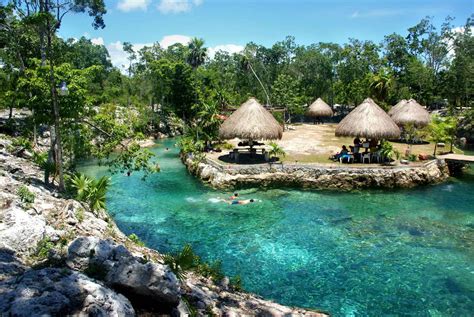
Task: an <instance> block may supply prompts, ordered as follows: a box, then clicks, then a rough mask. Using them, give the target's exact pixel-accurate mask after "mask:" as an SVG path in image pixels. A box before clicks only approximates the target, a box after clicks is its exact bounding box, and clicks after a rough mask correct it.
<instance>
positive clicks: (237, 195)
mask: <svg viewBox="0 0 474 317" xmlns="http://www.w3.org/2000/svg"><path fill="white" fill-rule="evenodd" d="M237 198H239V193H234V195H232V196H230V197H229V200H236V199H237Z"/></svg>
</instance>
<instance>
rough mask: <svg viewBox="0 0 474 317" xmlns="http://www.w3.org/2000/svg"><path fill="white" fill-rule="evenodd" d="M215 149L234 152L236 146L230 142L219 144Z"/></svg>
mask: <svg viewBox="0 0 474 317" xmlns="http://www.w3.org/2000/svg"><path fill="white" fill-rule="evenodd" d="M215 147H216V148H217V149H221V150H232V149H233V148H234V146H233V145H232V144H230V143H229V142H224V143H220V144H217V145H216V146H215Z"/></svg>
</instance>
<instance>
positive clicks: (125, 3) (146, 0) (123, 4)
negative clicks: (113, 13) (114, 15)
mask: <svg viewBox="0 0 474 317" xmlns="http://www.w3.org/2000/svg"><path fill="white" fill-rule="evenodd" d="M150 1H151V0H120V1H119V3H118V4H117V8H118V9H119V10H120V11H124V12H129V11H134V10H143V11H146V9H147V8H148V5H149V4H150Z"/></svg>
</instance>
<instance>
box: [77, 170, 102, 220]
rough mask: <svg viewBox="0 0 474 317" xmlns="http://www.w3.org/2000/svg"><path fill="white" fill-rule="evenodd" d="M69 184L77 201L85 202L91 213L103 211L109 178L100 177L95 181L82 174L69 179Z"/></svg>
mask: <svg viewBox="0 0 474 317" xmlns="http://www.w3.org/2000/svg"><path fill="white" fill-rule="evenodd" d="M70 182H71V187H72V189H73V190H74V191H75V196H76V199H77V200H79V201H83V202H86V203H87V204H88V205H89V207H90V208H91V210H93V211H97V210H101V209H105V196H106V194H107V189H108V187H109V185H110V178H109V177H107V176H102V177H101V178H99V179H98V180H95V179H93V178H90V177H88V176H86V175H84V174H77V175H74V176H73V177H71V179H70Z"/></svg>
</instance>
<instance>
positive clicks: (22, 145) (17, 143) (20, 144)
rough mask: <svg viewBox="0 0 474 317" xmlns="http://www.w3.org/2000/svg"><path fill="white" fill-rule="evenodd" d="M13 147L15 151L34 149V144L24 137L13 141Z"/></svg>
mask: <svg viewBox="0 0 474 317" xmlns="http://www.w3.org/2000/svg"><path fill="white" fill-rule="evenodd" d="M12 146H13V147H14V148H15V149H24V150H31V149H33V144H32V143H31V141H30V140H28V139H26V138H23V137H19V138H16V139H13V141H12Z"/></svg>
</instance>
